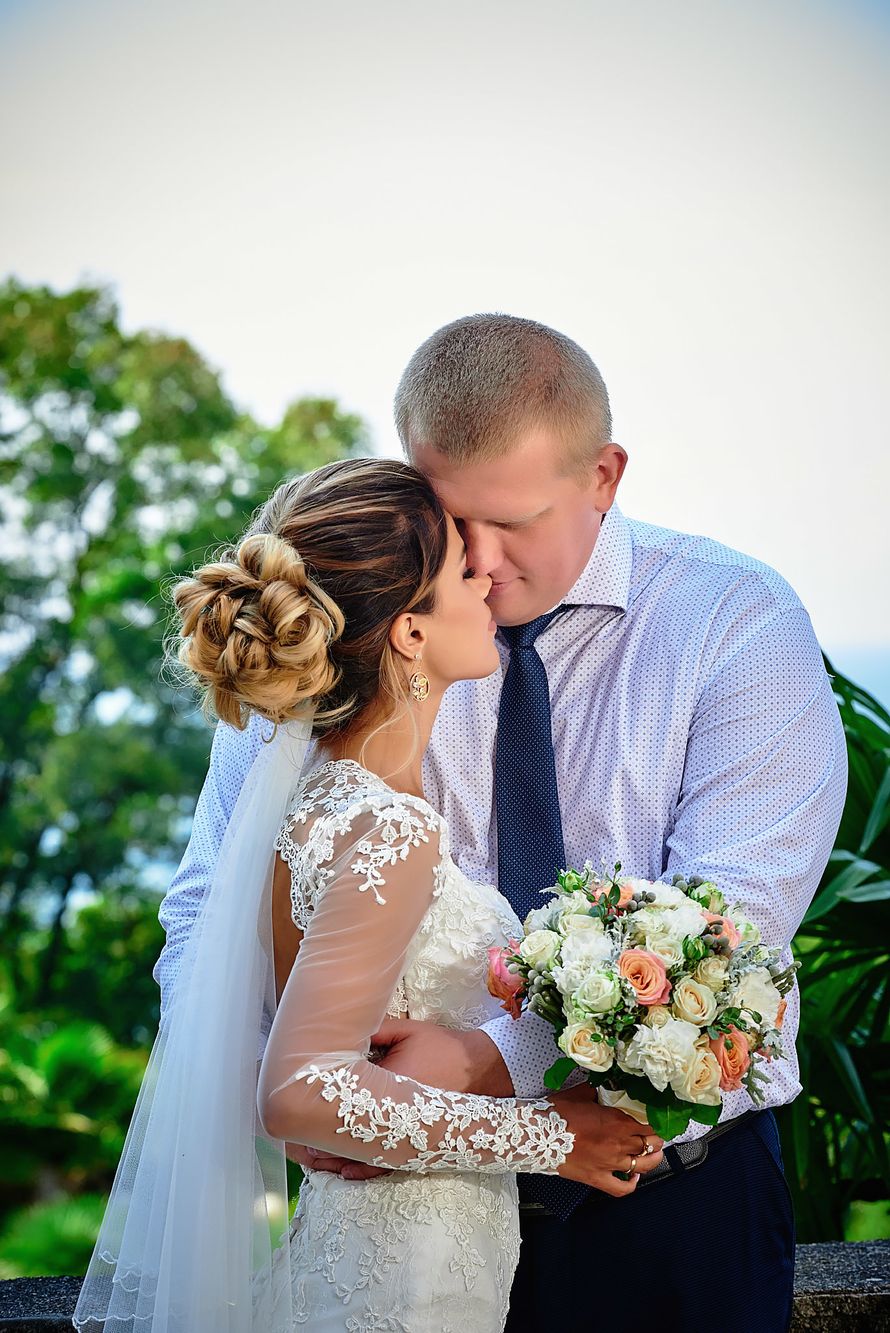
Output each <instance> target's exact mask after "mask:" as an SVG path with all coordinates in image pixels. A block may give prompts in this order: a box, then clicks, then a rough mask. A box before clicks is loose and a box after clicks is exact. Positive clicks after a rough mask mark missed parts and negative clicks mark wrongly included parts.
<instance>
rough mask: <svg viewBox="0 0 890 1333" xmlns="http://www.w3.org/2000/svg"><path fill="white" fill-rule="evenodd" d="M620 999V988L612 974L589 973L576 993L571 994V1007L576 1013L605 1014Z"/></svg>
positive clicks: (600, 971)
mask: <svg viewBox="0 0 890 1333" xmlns="http://www.w3.org/2000/svg"><path fill="white" fill-rule="evenodd" d="M620 999H621V987H620V985H619V982H618V978H617V977H616V976H615V974H614V972H604V971H602V970H599V971H597V972H591V973H590V975H589V976H588V977H585V979H584V981H582V982H581V985H580V986H579V987H578V989H577V990H576V991H573V992H572V1006H573V1008H574V1010H575V1012H576V1013H578V1014H585V1015H592V1014H607V1013H609V1012H610V1010H612V1009H614V1008H615V1006H616V1004H617V1003H618V1001H619V1000H620Z"/></svg>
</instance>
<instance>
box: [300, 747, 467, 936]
mask: <svg viewBox="0 0 890 1333" xmlns="http://www.w3.org/2000/svg"><path fill="white" fill-rule="evenodd" d="M313 779H314V780H315V785H314V786H312V787H309V786H308V785H306V784H307V783H308V782H310V781H311V780H313ZM369 811H370V812H372V813H373V814H375V815H376V820H377V822H376V824H375V826H374V829H373V834H374V836H373V837H370V836H369V837H366V838H364V839H362V840H361V841H360V842H359V843H358V845H357V847H356V852H357V853H358V855H357V858H356V860H355V861H353V863H352V864H351V866H350V869H351V871H352V873H353V874H354V875H355V876H356V877H361V882H360V883H359V884H358V885H357V888H358V891H359V892H360V893H367V892H368V890H370V891H371V892H372V893H373V894H374V897H375V899H376V901H377V902H378V903H380V904H381V905H382V904H385V902H386V899H385V898H384V897H383V896H382V895H381V893H380V889H381V888H383V886H384V885H385V883H386V879H385V876H384V875H383V873H382V872H383V870H384V869H385V867H386V866H392V865H395V864H396V862H397V861H404V860H405V859H406V858H407V856H408V854H409V852H410V851H411V848H412V847H417V846H419V844H420V843H422V842H429V840H430V834H431V833H436V834H437V835H438V836H439V839H440V848H441V851H442V859H444V858H445V857H446V856H447V855H448V846H447V832H446V826H445V823H444V821H443V820H442V818H441V816H439V815H437V814H436V812H435V811H434V810H433V808H432V806H430V805H428V804H427V803H426V801H423V800H421V799H420V797H417V796H410V795H409V794H408V793H407V792H394V791H393V790H392V789H391V788H390V787H387V785H386V783H384V782H383V780H382V779H380V778H376V777H375V776H374V775H373V774H372V773H369V772H367V771H366V770H365V769H363V768H362V767H361V766H360V765H359V764H356V763H354V762H353V761H352V760H349V759H342V760H332V761H331V762H330V763H327V764H322V766H321V767H320V768H317V769H315V770H314V771H313V772H312V773H310V774H309V775H308V778H307V779H306V780H305V782H304V784H303V786H302V789H298V790H297V792H296V794H295V796H294V798H293V800H292V801H291V806H290V809H289V811H288V814H287V817H286V819H285V822H284V824H283V825H282V828H281V830H280V832H279V834H278V837H277V838H276V840H275V850H276V851H279V852H281V855H282V857H283V859H284V860H285V861H286V862H287V865H288V867H289V868H290V872H291V915H292V918H293V921H294V924H295V925H296V926H297V927H298V928H299V929H301V930H305V928H306V925H307V922H308V919H309V914H310V912H311V910H312V907H313V904H314V900H315V899H316V898H317V896H318V893H319V892H320V891H321V890H323V888H324V886H325V884H326V882H327V881H328V880H330V879H331V877H332V876H333V874H334V873H335V872H334V870H333V869H331V868H330V867H329V865H328V863H329V862H331V861H333V859H334V857H335V854H336V848H335V842H334V840H335V838H337V837H338V836H343V835H344V834H347V833H349V831H350V829H351V828H352V825H353V823H354V821H355V819H356V818H357V817H358V815H360V814H362V813H367V812H369ZM310 816H314V822H313V823H312V826H311V828H310V830H309V834H308V837H307V838H306V841H305V842H303V843H300V842H298V841H297V840H296V839H295V838H294V836H293V835H294V832H295V830H296V828H297V826H298V825H305V824H306V823H307V822H308V820H309V818H310ZM441 876H442V860H440V863H439V865H438V866H437V868H436V886H435V890H434V893H435V892H437V891H438V889H439V887H440V885H441Z"/></svg>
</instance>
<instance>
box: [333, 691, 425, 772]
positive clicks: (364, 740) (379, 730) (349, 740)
mask: <svg viewBox="0 0 890 1333" xmlns="http://www.w3.org/2000/svg"><path fill="white" fill-rule="evenodd" d="M439 702H440V700H439V699H434V698H433V696H432V695H430V697H429V698H428V699H426V700H424V702H423V704H421V705H415V706H412V708H411V710H410V712H409V713H407V714H401V715H397V716H395V717H393V718H391V719H390V720H388V721H386V720H382V719H381V718H380V716H379V715H378V716H377V717H376V718H375V719H373V720H369V721H368V722H367V723H365V724H364V725H362V726H361V727H360V728H357V729H356V730H354V731H351V732H350V733H349V735H348V736H345V737H342V738H340V739H338V740H336V741H334V742H333V743H332V744H331V745H326V746H325V747H324V748H325V750H326V751H327V753H328V754H330V756H331V758H332V759H353V760H355V761H356V763H359V764H361V765H362V767H363V768H366V769H368V771H369V772H371V773H376V774H377V776H378V777H379V778H382V779H383V781H384V782H386V783H387V784H388V786H390V787H392V788H393V790H394V791H404V792H409V793H410V794H411V795H412V796H420V797H423V795H424V792H423V756H424V752H425V751H426V747H427V745H428V744H429V740H430V736H431V735H432V731H433V723H434V722H435V720H436V714H437V713H438V711H439Z"/></svg>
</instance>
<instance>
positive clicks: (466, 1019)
mask: <svg viewBox="0 0 890 1333" xmlns="http://www.w3.org/2000/svg"><path fill="white" fill-rule="evenodd" d="M276 846H277V848H278V850H279V851H280V852H281V854H282V856H283V858H284V860H285V861H286V862H287V863H288V865H289V867H290V870H291V901H292V916H293V921H294V923H295V925H296V926H297V927H298V928H299V929H300V930H301V931H302V932H303V941H302V944H301V947H300V951H299V953H298V956H297V960H296V963H295V964H294V967H293V970H292V972H291V975H290V977H289V979H288V982H287V985H286V986H285V989H284V992H283V994H282V997H281V1000H280V1003H279V1006H278V1010H277V1013H276V1016H275V1020H274V1023H273V1026H272V1031H271V1034H270V1037H269V1042H268V1046H267V1049H266V1053H265V1056H264V1060H263V1065H262V1069H261V1073H260V1084H259V1106H260V1108H261V1116H262V1118H263V1119H264V1121H265V1123H266V1126H267V1128H268V1129H269V1132H270V1133H271V1134H272V1135H274V1136H275V1137H279V1138H285V1139H288V1138H289V1139H294V1140H296V1141H298V1142H308V1143H310V1144H313V1145H314V1146H316V1147H322V1148H325V1149H327V1150H330V1151H333V1152H335V1153H338V1154H341V1155H344V1156H349V1157H353V1158H359V1159H361V1160H364V1161H373V1162H377V1163H379V1164H381V1165H387V1166H390V1167H393V1168H395V1170H394V1171H393V1173H392V1174H390V1175H387V1176H380V1177H377V1178H375V1179H372V1180H368V1181H347V1180H343V1179H342V1178H341V1177H339V1176H337V1175H333V1174H330V1173H326V1172H312V1171H310V1172H307V1173H306V1179H305V1181H304V1183H303V1186H302V1190H301V1194H300V1201H299V1205H298V1208H297V1212H296V1215H295V1217H294V1220H293V1223H292V1225H291V1229H290V1252H291V1271H292V1275H293V1276H292V1289H293V1308H294V1322H295V1327H297V1328H307V1329H311V1330H317V1331H318V1333H334V1331H335V1330H337V1333H340V1331H346V1333H371V1331H372V1330H374V1333H377V1330H381V1331H382V1330H385V1331H386V1333H449V1331H450V1333H497V1330H500V1329H501V1328H502V1327H503V1324H504V1321H505V1319H506V1315H507V1305H508V1300H509V1293H510V1285H511V1282H512V1279H513V1273H514V1270H515V1267H516V1262H517V1259H518V1254H519V1225H518V1208H517V1198H516V1180H515V1173H516V1172H518V1171H544V1172H548V1173H553V1172H555V1171H556V1169H557V1168H558V1166H559V1165H560V1164H561V1163H562V1162H563V1161H564V1159H565V1156H566V1154H567V1153H568V1152H569V1151H571V1145H572V1136H571V1134H570V1133H569V1132H568V1129H567V1126H566V1123H565V1121H564V1120H563V1119H562V1118H561V1117H560V1116H559V1115H558V1114H557V1112H555V1111H554V1110H553V1109H552V1107H551V1105H550V1104H549V1103H547V1102H520V1101H517V1100H515V1099H512V1098H511V1099H493V1098H487V1097H478V1096H473V1095H459V1094H454V1093H443V1092H440V1091H437V1090H436V1089H434V1088H430V1087H427V1086H426V1085H424V1084H419V1083H416V1082H414V1081H413V1080H411V1079H407V1078H402V1077H400V1076H397V1075H394V1074H390V1073H388V1072H387V1071H386V1070H384V1069H383V1068H381V1067H380V1066H378V1065H375V1064H374V1063H373V1062H372V1061H370V1060H369V1059H368V1058H367V1057H368V1051H369V1038H370V1036H371V1035H372V1034H373V1033H374V1031H375V1030H376V1028H377V1027H378V1025H379V1023H380V1021H381V1020H382V1019H383V1017H384V1016H386V1015H389V1016H408V1017H410V1018H413V1019H425V1020H429V1021H432V1022H435V1023H439V1024H441V1025H444V1026H447V1027H452V1028H463V1029H467V1028H473V1027H476V1026H478V1025H480V1024H481V1023H483V1022H486V1021H487V1020H488V1019H490V1018H492V1017H494V1016H496V1015H497V1014H498V1013H499V1005H498V1002H497V1001H496V1000H494V999H493V998H492V997H491V996H490V995H489V994H488V991H487V988H486V974H487V964H488V959H487V949H488V947H489V946H490V945H493V944H502V943H504V942H505V941H506V940H507V938H509V937H510V936H516V935H518V934H519V933H520V925H519V922H518V921H517V919H516V916H515V914H514V913H513V911H512V909H511V907H510V905H509V904H508V903H507V901H506V899H504V898H503V897H502V896H501V894H500V893H498V892H497V890H496V889H494V888H492V887H490V886H486V885H480V884H475V883H472V882H471V881H469V880H468V879H467V878H466V877H465V876H464V875H463V874H461V872H460V871H459V870H458V868H457V867H456V865H455V864H454V862H453V861H452V860H451V857H450V855H449V850H448V832H447V827H446V825H445V821H444V820H443V819H442V818H441V816H440V815H438V814H437V813H436V812H435V811H434V810H433V809H432V807H431V806H429V805H428V804H427V803H426V801H423V800H421V799H419V798H417V797H413V796H408V795H406V794H404V793H397V792H394V791H393V790H392V789H391V788H389V787H388V786H387V785H386V784H385V783H384V782H383V781H382V780H381V779H380V778H378V777H376V776H374V775H373V774H371V773H369V772H368V771H367V770H365V769H363V768H362V767H360V766H359V765H358V764H356V763H353V762H352V761H349V760H343V761H334V762H331V763H327V764H323V765H321V767H319V768H316V769H315V770H314V771H312V772H311V773H310V774H308V775H307V776H306V777H304V778H303V779H302V780H301V782H300V784H299V786H298V788H297V790H296V792H295V794H294V797H293V799H292V801H291V803H290V807H289V810H288V814H287V817H286V820H285V823H284V825H283V827H282V830H281V832H280V834H279V836H278V840H277V843H276Z"/></svg>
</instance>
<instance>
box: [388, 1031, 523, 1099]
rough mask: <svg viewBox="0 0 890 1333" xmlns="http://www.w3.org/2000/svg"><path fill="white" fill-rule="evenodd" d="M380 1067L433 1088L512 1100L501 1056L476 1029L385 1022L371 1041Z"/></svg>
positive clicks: (492, 1044) (510, 1085)
mask: <svg viewBox="0 0 890 1333" xmlns="http://www.w3.org/2000/svg"><path fill="white" fill-rule="evenodd" d="M371 1043H372V1045H373V1046H374V1047H376V1048H379V1049H380V1051H381V1053H380V1055H379V1057H378V1058H377V1061H376V1063H377V1064H380V1065H382V1066H383V1067H384V1069H388V1070H389V1071H390V1073H391V1074H404V1075H406V1076H407V1077H408V1078H413V1079H416V1080H417V1082H418V1083H426V1084H428V1085H429V1086H430V1087H432V1088H447V1089H448V1091H449V1092H478V1093H482V1094H484V1095H486V1096H488V1097H512V1096H513V1095H514V1090H513V1080H512V1079H511V1077H510V1071H509V1070H508V1069H507V1066H506V1065H505V1064H504V1060H503V1057H502V1056H501V1053H500V1051H499V1050H498V1048H497V1046H495V1044H494V1042H493V1041H492V1040H491V1038H490V1037H487V1036H486V1035H485V1033H484V1032H482V1031H480V1030H478V1029H472V1030H470V1031H458V1030H455V1029H454V1028H441V1027H439V1026H438V1025H437V1024H436V1023H419V1022H417V1021H416V1020H414V1019H410V1018H394V1019H386V1021H385V1022H384V1023H383V1025H382V1027H381V1028H380V1030H379V1032H375V1033H374V1035H373V1037H372V1038H371Z"/></svg>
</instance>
